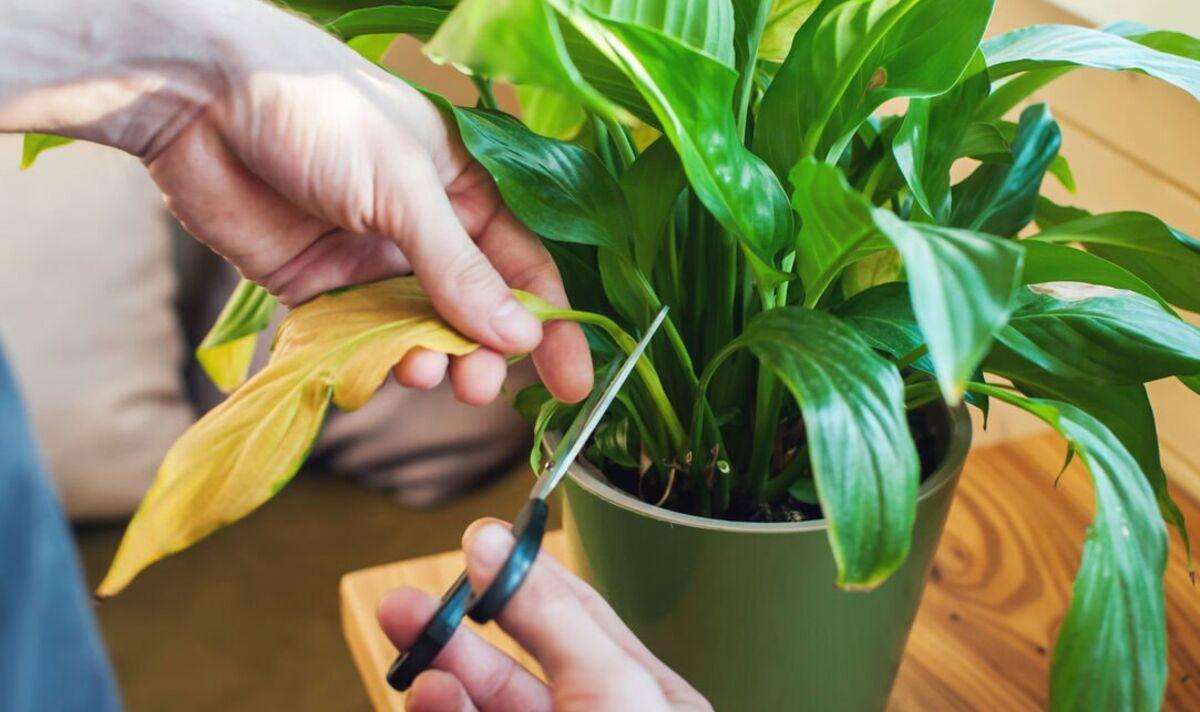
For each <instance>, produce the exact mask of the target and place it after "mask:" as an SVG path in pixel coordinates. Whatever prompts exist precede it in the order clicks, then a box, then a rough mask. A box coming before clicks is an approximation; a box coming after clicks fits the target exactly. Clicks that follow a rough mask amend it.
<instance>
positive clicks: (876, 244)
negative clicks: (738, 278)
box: [789, 158, 891, 306]
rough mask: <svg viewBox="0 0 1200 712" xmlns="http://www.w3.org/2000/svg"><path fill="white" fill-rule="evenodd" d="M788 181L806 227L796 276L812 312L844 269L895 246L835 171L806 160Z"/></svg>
mask: <svg viewBox="0 0 1200 712" xmlns="http://www.w3.org/2000/svg"><path fill="white" fill-rule="evenodd" d="M789 178H790V180H791V183H792V187H793V189H794V190H793V191H792V207H793V208H795V210H796V214H798V215H799V216H800V218H801V221H802V222H801V227H800V234H799V236H797V238H796V271H797V273H798V274H799V275H800V281H801V283H802V284H803V285H804V290H805V295H806V303H807V304H808V305H809V306H813V305H815V304H817V301H818V300H819V299H820V297H821V296H822V295H823V294H824V293H825V291H826V290H827V289H828V288H829V285H830V284H832V283H833V281H834V280H835V279H837V277H838V275H839V274H840V273H841V271H842V270H843V269H845V268H846V266H848V265H850V264H851V263H853V262H855V261H857V260H860V259H862V258H864V257H867V256H868V255H872V254H874V253H877V252H880V251H882V250H886V249H887V248H889V247H891V244H890V243H889V242H888V241H887V239H886V238H885V237H884V236H883V235H882V234H881V233H880V232H879V228H878V227H877V226H876V224H875V221H874V219H873V217H874V215H873V214H874V210H875V209H874V207H873V206H872V205H871V203H870V202H869V201H868V200H867V199H866V198H865V197H863V195H862V194H860V193H858V192H857V191H855V190H854V189H853V188H851V187H850V185H849V183H847V182H846V179H845V177H844V176H843V175H842V173H841V171H840V170H838V169H837V167H835V166H832V165H829V164H827V163H818V162H817V161H816V160H814V159H812V158H806V159H804V160H803V161H800V162H799V163H797V164H796V167H795V168H794V169H793V170H792V173H791V176H789Z"/></svg>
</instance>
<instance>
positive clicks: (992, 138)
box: [958, 120, 1076, 217]
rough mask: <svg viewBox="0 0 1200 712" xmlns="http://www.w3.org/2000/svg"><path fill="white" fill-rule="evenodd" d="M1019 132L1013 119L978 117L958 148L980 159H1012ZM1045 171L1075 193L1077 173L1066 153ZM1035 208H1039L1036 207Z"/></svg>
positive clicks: (1002, 160) (1057, 157) (1009, 163)
mask: <svg viewBox="0 0 1200 712" xmlns="http://www.w3.org/2000/svg"><path fill="white" fill-rule="evenodd" d="M1016 136H1017V125H1016V124H1015V123H1013V122H1011V121H1003V120H997V121H990V122H982V121H977V122H974V123H972V124H971V125H970V126H968V127H967V131H966V134H964V135H963V142H962V144H961V145H960V146H959V148H958V154H959V155H960V156H966V157H968V158H974V159H975V160H977V161H979V162H981V163H1003V164H1006V165H1011V164H1012V162H1013V152H1012V148H1013V147H1012V144H1013V140H1014V139H1015V138H1016ZM1046 172H1047V173H1049V174H1050V175H1052V176H1054V177H1055V178H1057V179H1058V182H1059V183H1061V184H1062V186H1063V187H1064V188H1066V189H1067V190H1069V191H1071V192H1072V193H1074V192H1075V190H1076V185H1075V174H1074V173H1073V172H1072V171H1071V165H1070V164H1069V163H1068V162H1067V159H1066V157H1065V156H1063V155H1062V154H1061V153H1059V154H1058V155H1057V156H1055V157H1054V160H1052V161H1050V165H1049V166H1047V167H1046ZM1035 212H1036V211H1035ZM1035 217H1036V214H1035Z"/></svg>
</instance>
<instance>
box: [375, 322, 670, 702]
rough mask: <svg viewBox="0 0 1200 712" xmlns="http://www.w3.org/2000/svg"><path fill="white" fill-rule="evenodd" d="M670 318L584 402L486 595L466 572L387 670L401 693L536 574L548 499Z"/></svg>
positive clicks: (519, 518)
mask: <svg viewBox="0 0 1200 712" xmlns="http://www.w3.org/2000/svg"><path fill="white" fill-rule="evenodd" d="M666 316H667V307H665V306H664V307H663V308H662V309H660V310H659V312H658V314H657V315H656V316H655V317H654V321H652V322H651V323H650V327H649V328H648V329H646V333H645V334H644V335H643V336H642V340H641V341H639V342H638V343H637V345H636V346H634V348H633V350H632V351H630V352H629V355H628V356H627V357H626V358H625V360H624V361H622V362H619V363H620V366H619V367H618V365H617V364H618V362H616V361H614V362H613V364H612V365H611V366H609V368H608V370H607V371H606V372H605V373H604V376H603V377H602V378H601V379H600V381H599V382H598V383H597V384H596V386H595V387H594V388H593V389H592V394H591V395H590V396H588V399H587V400H586V401H585V402H584V404H583V407H582V408H581V409H580V410H579V414H578V415H577V416H575V419H574V420H573V421H571V425H570V427H568V428H567V432H566V434H564V435H563V438H562V440H561V441H560V442H559V443H558V447H556V448H555V449H554V454H553V455H552V456H551V458H550V460H548V461H547V462H546V463H544V464H543V467H542V470H543V472H542V474H541V476H539V477H538V479H537V482H535V483H534V485H533V489H532V490H530V492H529V501H528V502H526V503H525V506H524V507H522V508H521V511H520V513H519V514H517V517H516V519H514V520H513V525H512V527H513V537H514V538H515V539H516V544H515V545H513V549H512V551H511V552H509V554H508V558H507V559H506V560H505V561H504V565H503V566H502V567H501V568H500V571H499V572H498V573H497V574H496V577H495V578H494V579H492V582H491V584H489V585H488V587H487V588H486V589H484V590H483V592H482V593H479V594H476V593H475V592H474V591H472V590H471V582H470V581H468V580H467V572H466V571H463V572H462V573H461V574H459V575H458V578H457V579H456V580H455V581H454V583H453V584H452V585H451V586H450V589H449V590H448V591H446V593H445V595H443V596H442V603H441V605H440V606H439V607H438V609H437V612H436V613H434V614H433V618H431V619H430V620H429V622H428V623H426V624H425V628H424V629H422V630H421V634H420V635H419V636H418V637H417V641H416V642H415V643H413V645H412V647H411V648H409V649H408V650H407V651H405V652H404V653H401V654H400V656H399V657H397V658H396V661H395V662H394V663H392V666H391V668H389V669H388V673H387V681H388V684H389V685H391V686H392V687H393V688H395V689H397V690H400V691H401V692H403V691H405V690H407V689H408V688H409V687H411V686H412V684H413V680H415V679H417V675H420V674H421V673H422V672H424V671H425V670H427V669H428V668H429V666H430V665H431V664H432V663H433V659H434V658H436V657H437V656H438V653H440V652H442V648H444V647H446V644H447V643H449V642H450V638H451V636H453V635H454V631H456V630H458V626H459V624H460V623H462V619H463V616H464V615H465V616H470V617H471V620H473V621H475V622H476V623H487V622H488V621H490V620H493V619H494V618H495V617H496V616H498V615H500V611H502V610H504V606H505V605H506V604H507V603H508V601H509V599H511V598H512V597H513V594H515V593H516V592H517V589H519V588H520V587H521V584H522V583H524V582H525V577H526V576H527V575H528V574H529V569H530V568H532V566H533V562H534V559H536V558H537V555H538V551H539V550H540V549H541V548H542V535H543V534H544V533H545V529H546V515H547V514H548V513H549V511H550V507H549V505H548V504H547V503H546V498H547V497H549V496H550V494H551V493H552V492H553V491H554V488H555V487H556V486H557V485H558V483H559V482H560V481H562V478H563V475H565V474H567V469H568V468H569V467H570V466H571V463H573V462H575V458H576V457H578V456H579V453H580V451H582V450H583V446H584V445H585V444H587V440H588V438H589V437H591V434H592V431H593V430H595V429H596V426H597V425H598V424H599V423H600V419H601V418H602V417H604V413H605V412H606V411H607V410H608V407H609V406H610V405H612V402H613V399H615V398H616V397H617V393H618V392H620V390H621V386H622V385H623V384H624V383H625V381H626V379H628V378H629V374H630V373H632V372H633V368H634V366H636V365H637V362H638V359H640V358H641V357H642V353H643V352H644V351H645V350H646V346H647V344H649V343H650V338H651V337H652V336H654V332H655V331H657V330H658V327H659V326H661V325H662V322H663V319H664V318H666Z"/></svg>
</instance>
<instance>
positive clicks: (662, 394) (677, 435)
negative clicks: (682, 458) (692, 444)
mask: <svg viewBox="0 0 1200 712" xmlns="http://www.w3.org/2000/svg"><path fill="white" fill-rule="evenodd" d="M539 316H541V317H542V318H544V319H563V320H568V321H577V322H579V323H581V324H591V325H593V326H598V327H600V328H601V329H603V330H604V331H605V332H607V333H608V335H609V336H610V337H611V338H612V340H613V341H615V342H616V344H617V346H618V347H620V348H621V350H622V351H624V352H625V353H627V354H628V353H633V350H634V348H635V347H637V340H636V339H634V338H633V337H632V336H630V335H629V334H628V333H626V332H625V330H624V329H622V328H621V327H620V326H618V325H617V322H615V321H613V320H612V319H609V318H608V317H606V316H604V315H603V314H595V313H592V312H585V311H576V310H574V309H543V310H541V311H540V312H539ZM634 370H635V372H636V373H637V374H638V378H640V379H641V381H642V384H643V385H644V386H645V387H646V391H647V392H648V393H649V395H650V400H651V401H652V402H653V403H654V406H655V408H656V409H657V410H658V414H659V417H660V418H661V419H662V423H663V425H664V426H665V427H666V429H667V436H668V437H669V438H670V439H671V447H672V449H673V450H675V452H683V449H684V447H686V446H687V434H686V433H685V432H684V431H683V425H682V424H681V423H680V422H679V416H678V415H677V414H676V413H675V407H674V406H672V405H671V401H670V400H669V399H668V398H667V394H666V391H664V390H663V385H662V381H661V380H659V377H658V372H657V371H655V370H654V364H652V363H650V359H649V358H647V357H646V356H645V355H644V354H643V355H642V357H641V358H640V359H638V362H637V366H635V367H634Z"/></svg>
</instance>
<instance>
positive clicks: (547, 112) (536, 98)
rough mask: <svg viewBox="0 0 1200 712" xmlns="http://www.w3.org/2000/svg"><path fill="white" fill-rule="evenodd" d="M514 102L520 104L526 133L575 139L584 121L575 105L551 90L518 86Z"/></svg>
mask: <svg viewBox="0 0 1200 712" xmlns="http://www.w3.org/2000/svg"><path fill="white" fill-rule="evenodd" d="M517 101H518V102H519V103H520V105H521V120H522V121H524V122H525V125H526V126H528V127H529V130H530V131H533V132H534V133H539V134H541V135H543V136H548V137H550V138H556V139H558V140H560V141H570V140H571V139H573V138H575V136H577V135H578V134H579V130H580V129H581V128H583V124H584V123H585V122H586V121H587V114H586V113H585V112H584V110H583V106H582V105H581V104H580V103H579V102H577V101H576V100H575V99H573V98H571V97H569V96H565V95H563V94H560V93H558V92H556V91H554V90H552V89H543V88H542V87H534V86H519V87H517Z"/></svg>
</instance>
